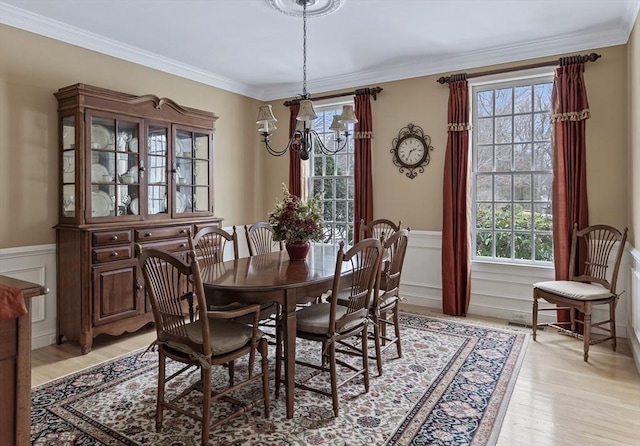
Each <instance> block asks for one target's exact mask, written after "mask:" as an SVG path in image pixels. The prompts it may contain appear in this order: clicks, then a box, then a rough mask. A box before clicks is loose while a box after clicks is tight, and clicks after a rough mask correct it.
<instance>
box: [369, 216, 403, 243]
mask: <svg viewBox="0 0 640 446" xmlns="http://www.w3.org/2000/svg"><path fill="white" fill-rule="evenodd" d="M401 227H402V220H400V221H398V224H395V223H394V222H392V221H391V220H387V219H386V218H379V219H377V220H371V221H370V222H369V223H365V221H364V220H360V240H364V239H365V238H367V237H373V238H377V239H380V237H382V238H383V240H385V239H387V238H388V237H389V236H390V235H391V234H393V233H394V232H396V231H398V230H399V229H400V228H401Z"/></svg>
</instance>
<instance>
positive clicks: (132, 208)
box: [129, 198, 138, 215]
mask: <svg viewBox="0 0 640 446" xmlns="http://www.w3.org/2000/svg"><path fill="white" fill-rule="evenodd" d="M129 213H130V214H133V215H138V199H137V198H134V199H133V200H131V203H129Z"/></svg>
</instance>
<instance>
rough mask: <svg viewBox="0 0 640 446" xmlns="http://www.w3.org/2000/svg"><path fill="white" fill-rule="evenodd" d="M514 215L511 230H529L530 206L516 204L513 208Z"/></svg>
mask: <svg viewBox="0 0 640 446" xmlns="http://www.w3.org/2000/svg"><path fill="white" fill-rule="evenodd" d="M514 210H515V215H514V221H513V229H520V230H525V229H526V230H530V229H531V205H530V204H517V205H516V206H515V207H514Z"/></svg>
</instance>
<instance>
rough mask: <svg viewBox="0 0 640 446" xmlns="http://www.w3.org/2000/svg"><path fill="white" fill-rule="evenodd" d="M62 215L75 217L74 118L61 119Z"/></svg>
mask: <svg viewBox="0 0 640 446" xmlns="http://www.w3.org/2000/svg"><path fill="white" fill-rule="evenodd" d="M60 176H61V178H62V215H63V217H75V216H76V118H75V116H65V117H63V118H62V163H61V165H60Z"/></svg>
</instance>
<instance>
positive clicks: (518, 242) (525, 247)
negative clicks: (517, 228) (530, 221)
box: [513, 232, 532, 260]
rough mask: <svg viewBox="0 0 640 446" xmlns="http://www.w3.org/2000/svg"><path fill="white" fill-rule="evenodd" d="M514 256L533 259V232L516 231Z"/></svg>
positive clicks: (521, 258)
mask: <svg viewBox="0 0 640 446" xmlns="http://www.w3.org/2000/svg"><path fill="white" fill-rule="evenodd" d="M514 237H515V238H514V242H515V246H514V248H515V249H514V256H513V257H514V258H516V259H520V260H531V251H532V249H531V248H532V243H531V234H530V233H520V232H518V233H515V234H514Z"/></svg>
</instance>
